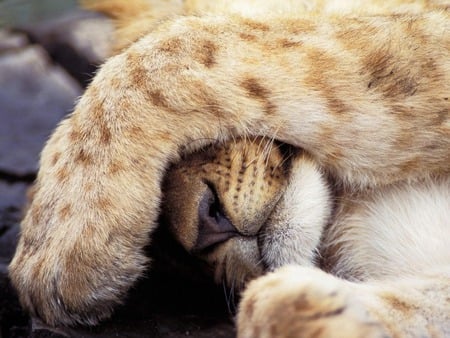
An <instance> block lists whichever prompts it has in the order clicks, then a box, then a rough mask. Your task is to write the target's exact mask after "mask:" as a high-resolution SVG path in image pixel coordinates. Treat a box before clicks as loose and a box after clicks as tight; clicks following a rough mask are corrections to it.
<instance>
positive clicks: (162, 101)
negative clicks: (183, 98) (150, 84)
mask: <svg viewBox="0 0 450 338" xmlns="http://www.w3.org/2000/svg"><path fill="white" fill-rule="evenodd" d="M148 95H149V96H150V100H151V101H152V103H153V104H154V105H155V106H157V107H161V108H165V109H168V108H170V106H169V103H168V102H167V99H166V97H165V96H164V94H163V93H162V92H161V91H160V90H155V91H150V92H149V93H148Z"/></svg>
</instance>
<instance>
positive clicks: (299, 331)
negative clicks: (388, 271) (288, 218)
mask: <svg viewBox="0 0 450 338" xmlns="http://www.w3.org/2000/svg"><path fill="white" fill-rule="evenodd" d="M449 278H450V269H447V272H446V273H444V272H441V273H440V274H439V275H432V274H430V275H428V276H427V277H423V278H414V279H413V278H411V279H406V278H405V279H401V280H400V279H399V280H397V281H395V282H391V283H387V282H377V283H370V284H362V283H360V284H359V283H353V282H348V281H345V280H342V279H339V278H337V277H335V276H333V275H330V274H327V273H325V272H323V271H321V270H319V269H316V268H308V267H299V266H289V267H284V268H281V269H280V270H277V271H276V272H274V273H270V274H268V275H266V276H264V277H261V278H259V279H257V280H255V281H253V282H252V283H250V285H249V287H248V288H247V290H246V291H245V293H244V297H243V300H242V302H241V304H240V311H239V314H238V337H240V338H250V337H274V338H275V337H296V338H299V337H343V338H344V337H345V338H349V337H390V336H393V337H419V336H420V337H447V336H448V335H449V334H450V316H449V311H448V310H449V308H450V305H449V301H448V295H449V294H450V285H449V282H448V281H449Z"/></svg>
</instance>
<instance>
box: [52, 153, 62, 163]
mask: <svg viewBox="0 0 450 338" xmlns="http://www.w3.org/2000/svg"><path fill="white" fill-rule="evenodd" d="M60 157H61V153H60V152H56V153H55V154H53V157H52V166H54V165H56V163H58V160H59V158H60Z"/></svg>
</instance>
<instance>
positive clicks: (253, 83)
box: [241, 77, 276, 114]
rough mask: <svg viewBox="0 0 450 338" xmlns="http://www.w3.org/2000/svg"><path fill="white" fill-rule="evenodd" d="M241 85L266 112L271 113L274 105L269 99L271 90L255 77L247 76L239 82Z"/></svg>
mask: <svg viewBox="0 0 450 338" xmlns="http://www.w3.org/2000/svg"><path fill="white" fill-rule="evenodd" d="M241 86H242V87H243V88H244V89H245V90H246V91H247V93H248V95H249V96H250V97H253V98H255V99H257V100H259V101H261V103H262V104H263V106H264V110H265V112H266V113H267V114H273V113H274V111H275V109H276V107H275V105H274V104H273V103H272V102H271V100H270V95H271V92H270V90H268V89H267V88H266V87H264V86H263V85H262V84H260V83H259V81H258V80H257V79H255V78H252V77H249V78H246V79H244V80H243V81H242V82H241Z"/></svg>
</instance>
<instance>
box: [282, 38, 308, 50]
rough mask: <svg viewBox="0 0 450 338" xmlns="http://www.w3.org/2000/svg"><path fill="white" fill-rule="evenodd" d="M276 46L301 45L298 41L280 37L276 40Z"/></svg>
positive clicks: (289, 46) (291, 46) (290, 46)
mask: <svg viewBox="0 0 450 338" xmlns="http://www.w3.org/2000/svg"><path fill="white" fill-rule="evenodd" d="M277 43H278V46H280V47H281V48H293V47H299V46H301V45H302V43H301V42H299V41H291V40H288V39H280V40H279V41H278V42H277Z"/></svg>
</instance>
